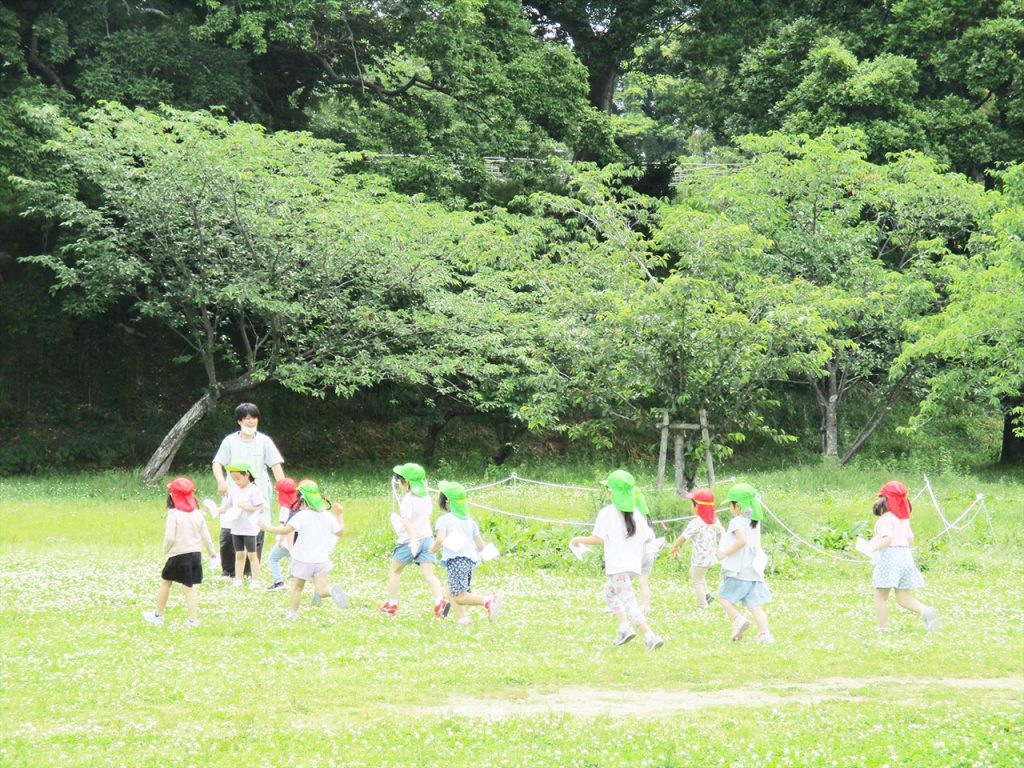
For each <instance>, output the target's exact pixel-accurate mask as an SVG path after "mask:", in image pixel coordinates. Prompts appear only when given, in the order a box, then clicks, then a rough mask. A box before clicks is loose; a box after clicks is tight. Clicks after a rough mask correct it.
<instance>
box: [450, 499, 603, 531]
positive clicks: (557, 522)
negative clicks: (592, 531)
mask: <svg viewBox="0 0 1024 768" xmlns="http://www.w3.org/2000/svg"><path fill="white" fill-rule="evenodd" d="M467 503H468V504H469V506H471V507H476V508H477V509H482V510H485V511H487V512H493V513H494V514H496V515H506V516H507V517H515V518H518V519H520V520H533V521H534V522H538V523H550V524H551V525H565V526H569V527H574V528H580V527H583V528H589V527H590V526H591V525H593V523H581V522H579V521H578V520H554V519H552V518H550V517H535V516H533V515H520V514H518V513H516V512H508V511H506V510H504V509H497V508H496V507H488V506H487V505H486V504H478V503H477V502H475V501H468V502H467Z"/></svg>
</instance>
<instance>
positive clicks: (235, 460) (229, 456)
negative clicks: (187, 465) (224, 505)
mask: <svg viewBox="0 0 1024 768" xmlns="http://www.w3.org/2000/svg"><path fill="white" fill-rule="evenodd" d="M213 460H214V461H215V462H216V463H217V464H220V465H221V466H222V467H230V466H234V465H236V464H248V465H249V466H250V467H252V475H253V478H254V482H255V483H256V485H258V486H259V489H260V491H261V492H262V493H263V498H265V499H269V498H270V474H269V473H268V472H267V467H272V466H274V465H275V464H283V463H284V458H283V457H282V456H281V452H280V451H279V450H277V446H276V445H274V441H273V440H271V439H270V438H269V437H267V436H266V435H264V434H263V433H262V432H257V433H256V434H255V435H254V436H253V438H252V440H246V439H245V438H243V437H242V433H241V432H232V433H231V434H230V435H228V436H227V437H225V438H224V439H223V440H222V441H221V444H220V448H218V449H217V455H216V456H214V457H213ZM224 474H225V475H226V476H227V481H228V489H229V490H230V489H231V488H233V487H234V485H235V481H234V480H232V479H231V473H230V472H225V473H224ZM263 519H264V520H266V521H267V523H269V522H270V505H267V506H266V507H264V510H263Z"/></svg>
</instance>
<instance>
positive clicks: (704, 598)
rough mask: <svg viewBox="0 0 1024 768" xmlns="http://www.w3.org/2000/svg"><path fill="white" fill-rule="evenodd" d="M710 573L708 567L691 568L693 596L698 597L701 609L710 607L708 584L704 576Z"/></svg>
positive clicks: (692, 566) (697, 566)
mask: <svg viewBox="0 0 1024 768" xmlns="http://www.w3.org/2000/svg"><path fill="white" fill-rule="evenodd" d="M707 572H708V569H707V567H706V566H702V565H691V566H690V584H692V585H693V594H695V595H696V596H697V605H699V606H700V607H701V608H707V607H708V584H707V581H705V579H704V575H705V574H706V573H707Z"/></svg>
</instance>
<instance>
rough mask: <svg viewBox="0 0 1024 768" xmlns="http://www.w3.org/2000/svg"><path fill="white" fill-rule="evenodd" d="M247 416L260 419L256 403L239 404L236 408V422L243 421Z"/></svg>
mask: <svg viewBox="0 0 1024 768" xmlns="http://www.w3.org/2000/svg"><path fill="white" fill-rule="evenodd" d="M247 416H255V417H256V418H257V419H258V418H259V417H260V409H259V408H257V407H256V405H255V404H254V403H239V404H238V405H237V406H236V407H235V421H241V420H242V419H244V418H246V417H247Z"/></svg>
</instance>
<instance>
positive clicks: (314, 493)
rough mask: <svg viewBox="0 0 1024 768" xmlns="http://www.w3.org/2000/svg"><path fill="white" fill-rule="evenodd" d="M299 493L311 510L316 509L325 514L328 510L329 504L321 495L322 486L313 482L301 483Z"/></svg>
mask: <svg viewBox="0 0 1024 768" xmlns="http://www.w3.org/2000/svg"><path fill="white" fill-rule="evenodd" d="M298 491H299V495H300V496H301V497H302V498H303V500H304V501H305V502H306V504H308V505H309V508H310V509H315V510H316V511H317V512H323V511H324V510H325V509H327V502H326V501H324V497H323V496H322V495H321V493H320V486H319V485H317V484H316V483H314V482H313V481H312V480H307V481H305V482H304V483H300V484H299V488H298Z"/></svg>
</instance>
